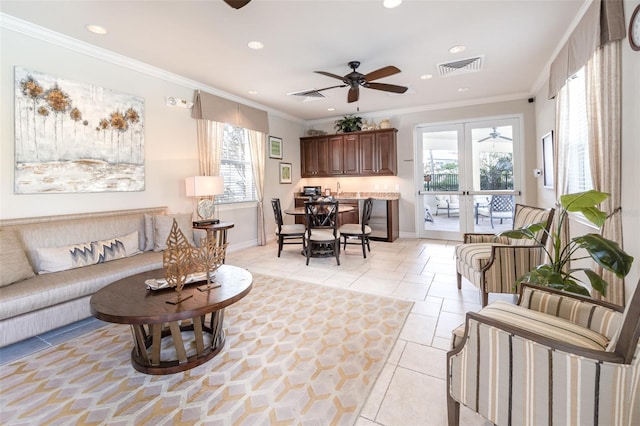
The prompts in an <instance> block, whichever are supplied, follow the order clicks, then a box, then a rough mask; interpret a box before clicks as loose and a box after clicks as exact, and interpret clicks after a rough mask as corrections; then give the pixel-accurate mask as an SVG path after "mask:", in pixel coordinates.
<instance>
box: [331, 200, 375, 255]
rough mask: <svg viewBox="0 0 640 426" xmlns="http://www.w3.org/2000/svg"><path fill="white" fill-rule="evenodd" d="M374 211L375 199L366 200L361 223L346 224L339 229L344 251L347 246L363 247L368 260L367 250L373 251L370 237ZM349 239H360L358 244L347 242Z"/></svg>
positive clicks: (363, 252)
mask: <svg viewBox="0 0 640 426" xmlns="http://www.w3.org/2000/svg"><path fill="white" fill-rule="evenodd" d="M372 210H373V199H372V198H367V199H366V200H364V205H363V206H362V217H361V218H360V223H346V224H344V225H342V226H340V228H338V231H339V232H340V236H341V237H342V238H343V239H344V249H345V250H346V249H347V244H356V245H359V246H362V255H363V256H364V257H365V259H366V258H367V250H369V251H371V246H370V245H369V235H371V227H370V226H369V220H370V219H371V211H372ZM349 239H358V242H348V241H347V240H349ZM365 245H366V248H365Z"/></svg>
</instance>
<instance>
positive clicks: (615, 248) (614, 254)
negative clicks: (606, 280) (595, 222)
mask: <svg viewBox="0 0 640 426" xmlns="http://www.w3.org/2000/svg"><path fill="white" fill-rule="evenodd" d="M574 241H576V242H577V243H578V244H580V246H581V247H583V248H584V249H585V250H586V251H587V253H589V255H590V256H591V258H592V259H593V260H594V261H595V262H596V263H597V264H598V265H600V266H602V267H603V268H605V269H607V270H608V271H611V272H613V273H614V274H616V276H618V277H619V278H623V277H624V276H626V275H627V274H628V273H629V271H631V264H632V262H633V256H629V255H628V254H627V253H625V252H624V251H623V250H622V249H621V248H620V246H619V245H618V243H616V242H615V241H611V240H608V239H606V238H604V237H603V236H601V235H598V234H586V235H583V236H581V237H576V238H574Z"/></svg>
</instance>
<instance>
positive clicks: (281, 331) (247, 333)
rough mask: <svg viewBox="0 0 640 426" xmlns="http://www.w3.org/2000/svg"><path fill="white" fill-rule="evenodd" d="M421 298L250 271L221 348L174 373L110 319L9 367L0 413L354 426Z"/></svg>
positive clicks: (30, 420) (27, 420)
mask: <svg viewBox="0 0 640 426" xmlns="http://www.w3.org/2000/svg"><path fill="white" fill-rule="evenodd" d="M412 305H413V303H412V302H407V301H403V300H397V299H392V298H389V297H383V296H375V295H370V294H364V293H358V292H354V291H349V290H344V289H339V288H333V287H328V286H322V285H316V284H311V283H304V282H300V281H295V280H290V279H282V278H278V277H271V276H267V275H262V274H253V289H252V290H251V292H250V293H249V294H248V295H247V296H246V297H245V298H244V299H242V300H241V301H239V302H237V303H236V304H234V305H231V306H230V307H228V308H227V309H226V311H225V320H224V329H225V331H226V343H225V347H224V349H223V350H222V351H221V352H220V353H219V354H218V355H216V356H215V357H214V358H213V359H211V360H210V361H208V362H206V363H204V364H202V365H199V366H197V367H195V368H193V369H191V370H188V371H184V372H180V373H176V374H170V375H165V376H157V375H155V376H154V375H147V374H143V373H139V372H138V371H136V370H135V369H134V368H133V367H132V365H131V358H130V355H131V349H132V346H133V344H132V337H131V331H130V328H129V326H126V325H120V324H109V325H106V326H105V327H102V328H100V329H98V330H95V331H93V332H91V333H89V334H87V335H84V336H80V337H77V338H75V339H72V340H70V341H68V342H66V343H62V344H60V345H58V346H55V347H52V348H49V349H47V350H44V351H42V352H38V353H36V354H33V355H30V356H28V357H25V358H23V359H20V360H17V361H15V362H13V363H11V364H8V365H5V366H2V367H0V421H1V422H2V423H3V424H11V425H21V424H24V425H33V424H65V425H66V424H96V425H97V424H103V425H106V424H118V425H125V424H129V425H160V424H188V425H192V424H206V425H252V426H253V425H273V424H287V425H288V424H303V425H349V424H353V423H355V421H356V420H357V418H358V415H359V413H360V410H361V408H362V406H363V404H364V402H365V401H366V398H367V396H368V394H369V392H370V391H371V388H372V386H373V384H374V382H375V380H376V378H377V377H378V375H379V373H380V371H381V369H382V367H383V365H384V363H385V362H386V360H387V358H388V356H389V353H390V351H391V349H392V347H393V345H394V343H395V341H396V339H397V337H398V335H399V333H400V330H401V329H402V326H403V324H404V322H405V320H406V318H407V316H408V314H409V311H410V310H411V307H412Z"/></svg>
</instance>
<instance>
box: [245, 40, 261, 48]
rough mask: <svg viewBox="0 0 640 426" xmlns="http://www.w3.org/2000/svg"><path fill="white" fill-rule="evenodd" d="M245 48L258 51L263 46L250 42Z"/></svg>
mask: <svg viewBox="0 0 640 426" xmlns="http://www.w3.org/2000/svg"><path fill="white" fill-rule="evenodd" d="M247 46H249V49H253V50H260V49H262V48H263V47H264V44H262V43H260V42H259V41H250V42H249V43H248V44H247Z"/></svg>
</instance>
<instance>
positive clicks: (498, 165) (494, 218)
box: [465, 119, 519, 233]
mask: <svg viewBox="0 0 640 426" xmlns="http://www.w3.org/2000/svg"><path fill="white" fill-rule="evenodd" d="M465 127H466V132H467V144H468V145H470V147H471V149H470V156H469V160H470V162H469V164H470V167H469V168H468V170H467V173H468V174H469V176H470V180H471V181H470V186H469V191H468V195H469V196H470V198H471V200H470V201H471V203H472V205H473V211H472V214H473V220H472V222H471V224H469V226H467V229H469V230H470V231H469V232H481V233H498V232H502V231H506V230H508V229H511V228H512V227H513V211H514V208H515V201H516V196H517V195H519V192H516V191H515V188H516V186H515V185H516V180H517V179H516V178H515V175H514V170H515V169H516V168H515V167H514V159H515V158H516V156H515V155H514V147H515V146H516V145H515V144H514V140H516V139H517V136H518V134H519V126H518V120H516V119H503V120H491V121H487V122H475V123H467V124H466V125H465Z"/></svg>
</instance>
